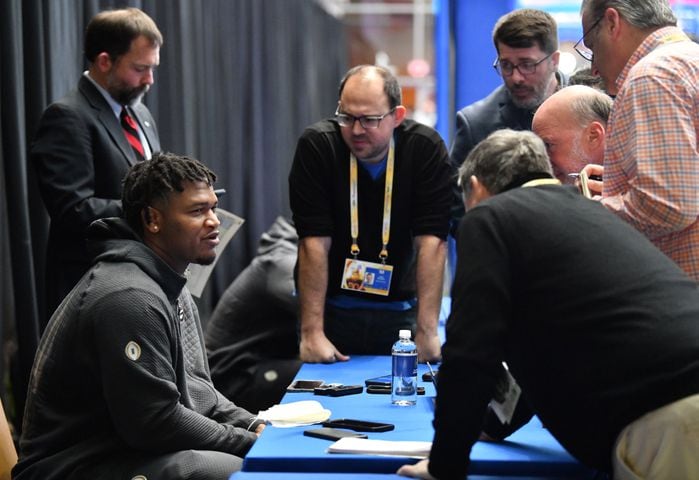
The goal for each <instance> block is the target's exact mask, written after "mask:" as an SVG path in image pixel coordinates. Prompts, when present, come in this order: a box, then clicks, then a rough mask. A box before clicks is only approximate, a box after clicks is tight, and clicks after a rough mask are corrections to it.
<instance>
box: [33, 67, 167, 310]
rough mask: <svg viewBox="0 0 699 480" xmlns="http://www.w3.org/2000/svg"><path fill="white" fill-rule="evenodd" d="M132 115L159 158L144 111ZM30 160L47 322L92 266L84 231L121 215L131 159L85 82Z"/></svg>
mask: <svg viewBox="0 0 699 480" xmlns="http://www.w3.org/2000/svg"><path fill="white" fill-rule="evenodd" d="M132 112H133V113H134V117H135V118H136V121H137V122H138V123H139V125H140V127H141V129H142V130H143V132H144V134H145V136H146V138H147V140H148V143H149V146H150V149H151V151H152V152H156V151H158V150H160V140H159V138H158V132H157V130H156V125H155V121H154V120H153V117H152V116H151V114H150V112H149V111H148V109H147V108H146V107H145V106H144V105H142V104H139V105H137V106H135V107H134V108H133V109H132ZM30 160H31V161H32V162H33V164H34V167H35V169H36V173H37V179H38V182H39V189H40V191H41V196H42V198H43V200H44V204H45V205H46V208H47V210H48V212H49V215H50V216H51V227H50V231H49V242H48V250H47V259H46V285H47V314H48V315H51V314H52V313H53V310H54V309H55V307H56V306H57V305H58V303H60V301H61V300H62V299H63V297H64V296H65V295H66V294H67V293H68V292H69V291H70V290H71V289H72V288H73V286H74V285H75V284H76V283H77V282H78V280H79V279H80V277H81V276H82V275H83V273H85V272H86V271H87V269H88V267H89V265H90V262H91V259H90V258H89V257H88V254H87V251H86V245H85V230H86V229H87V227H88V226H89V225H90V223H92V221H94V220H96V219H98V218H104V217H112V216H119V215H120V214H121V182H122V179H123V178H124V175H125V174H126V172H127V171H128V169H129V167H130V166H131V165H133V164H134V163H136V157H135V155H134V152H133V150H132V148H131V146H130V145H129V143H128V142H127V140H126V137H125V136H124V132H123V130H122V129H121V125H120V124H119V120H118V119H117V117H116V116H115V115H114V111H113V110H112V109H111V107H110V106H109V104H108V103H107V101H106V100H105V99H104V97H103V96H102V94H101V93H100V92H99V90H97V88H96V87H95V86H94V85H93V84H92V82H91V81H90V80H89V79H87V78H85V77H84V76H83V77H81V78H80V81H79V82H78V88H77V89H76V90H74V91H72V92H70V93H69V94H68V95H66V96H65V97H64V98H62V99H60V100H58V101H57V102H55V103H53V104H51V105H50V106H49V107H48V108H47V109H46V110H45V111H44V113H43V115H42V117H41V120H40V122H39V128H38V130H37V133H36V136H35V138H34V141H33V142H32V145H31V148H30Z"/></svg>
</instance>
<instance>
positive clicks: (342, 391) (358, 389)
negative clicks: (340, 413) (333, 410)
mask: <svg viewBox="0 0 699 480" xmlns="http://www.w3.org/2000/svg"><path fill="white" fill-rule="evenodd" d="M363 391H364V387H363V386H361V385H326V386H321V387H318V388H314V389H313V393H314V394H316V395H326V396H328V397H344V396H345V395H354V394H356V393H362V392H363Z"/></svg>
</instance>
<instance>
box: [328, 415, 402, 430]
mask: <svg viewBox="0 0 699 480" xmlns="http://www.w3.org/2000/svg"><path fill="white" fill-rule="evenodd" d="M323 426H324V427H332V428H348V429H350V430H354V431H355V432H388V431H390V430H393V429H394V428H396V427H395V426H394V425H393V424H391V423H381V422H369V421H367V420H354V419H352V418H338V419H335V420H328V421H327V422H323Z"/></svg>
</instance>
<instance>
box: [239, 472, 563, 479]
mask: <svg viewBox="0 0 699 480" xmlns="http://www.w3.org/2000/svg"><path fill="white" fill-rule="evenodd" d="M356 478H357V474H355V473H327V472H326V473H293V472H291V473H290V472H238V473H234V474H233V475H231V478H230V480H354V479H356ZM360 478H361V479H362V480H405V477H401V476H400V475H395V474H392V473H363V474H362V475H361V477H360ZM568 478H569V477H558V478H556V477H546V480H567V479H568ZM468 480H541V477H538V476H537V477H501V476H499V477H493V476H490V475H469V477H468Z"/></svg>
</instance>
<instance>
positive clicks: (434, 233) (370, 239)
mask: <svg viewBox="0 0 699 480" xmlns="http://www.w3.org/2000/svg"><path fill="white" fill-rule="evenodd" d="M339 97H340V99H339V102H338V106H337V110H336V112H335V118H332V119H327V120H323V121H321V122H318V123H316V124H314V125H312V126H310V127H308V128H307V129H306V130H305V132H304V133H303V135H302V136H301V138H300V139H299V141H298V145H297V147H296V153H295V156H294V162H293V166H292V168H291V173H290V175H289V190H290V200H291V210H292V212H293V220H294V224H295V226H296V230H297V232H298V234H299V251H298V263H297V269H298V271H297V289H298V295H299V304H300V312H299V314H300V334H301V339H300V346H299V348H300V355H301V360H303V361H305V362H334V361H336V360H340V361H345V360H348V359H349V357H348V356H347V354H351V353H354V354H384V355H386V354H388V353H389V352H390V351H391V345H392V344H393V342H395V341H396V339H397V338H398V331H399V330H400V329H406V328H407V329H411V330H412V331H413V333H414V337H415V341H416V343H417V347H418V353H419V356H420V358H421V359H422V360H428V361H429V360H436V359H438V358H440V340H439V338H438V336H437V323H438V317H439V311H440V305H441V298H442V278H443V273H444V261H445V256H446V243H445V239H446V236H447V231H448V228H449V208H450V206H451V204H452V203H453V201H454V200H453V197H452V195H453V191H454V188H453V182H454V177H455V175H454V173H455V172H454V170H453V169H452V168H451V165H450V164H449V156H448V152H447V149H446V146H445V145H444V142H443V141H442V139H441V138H440V136H439V134H438V133H437V132H436V131H434V130H433V129H431V128H429V127H427V126H425V125H421V124H419V123H416V122H414V121H412V120H408V119H406V118H405V115H406V109H405V107H404V106H402V105H401V91H400V86H399V85H398V81H397V80H396V78H395V77H394V76H393V75H392V74H391V72H389V71H388V70H387V69H385V68H383V67H378V66H372V65H360V66H357V67H354V68H352V69H350V70H349V71H348V72H347V74H346V75H345V76H344V78H343V79H342V82H341V83H340V89H339Z"/></svg>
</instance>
